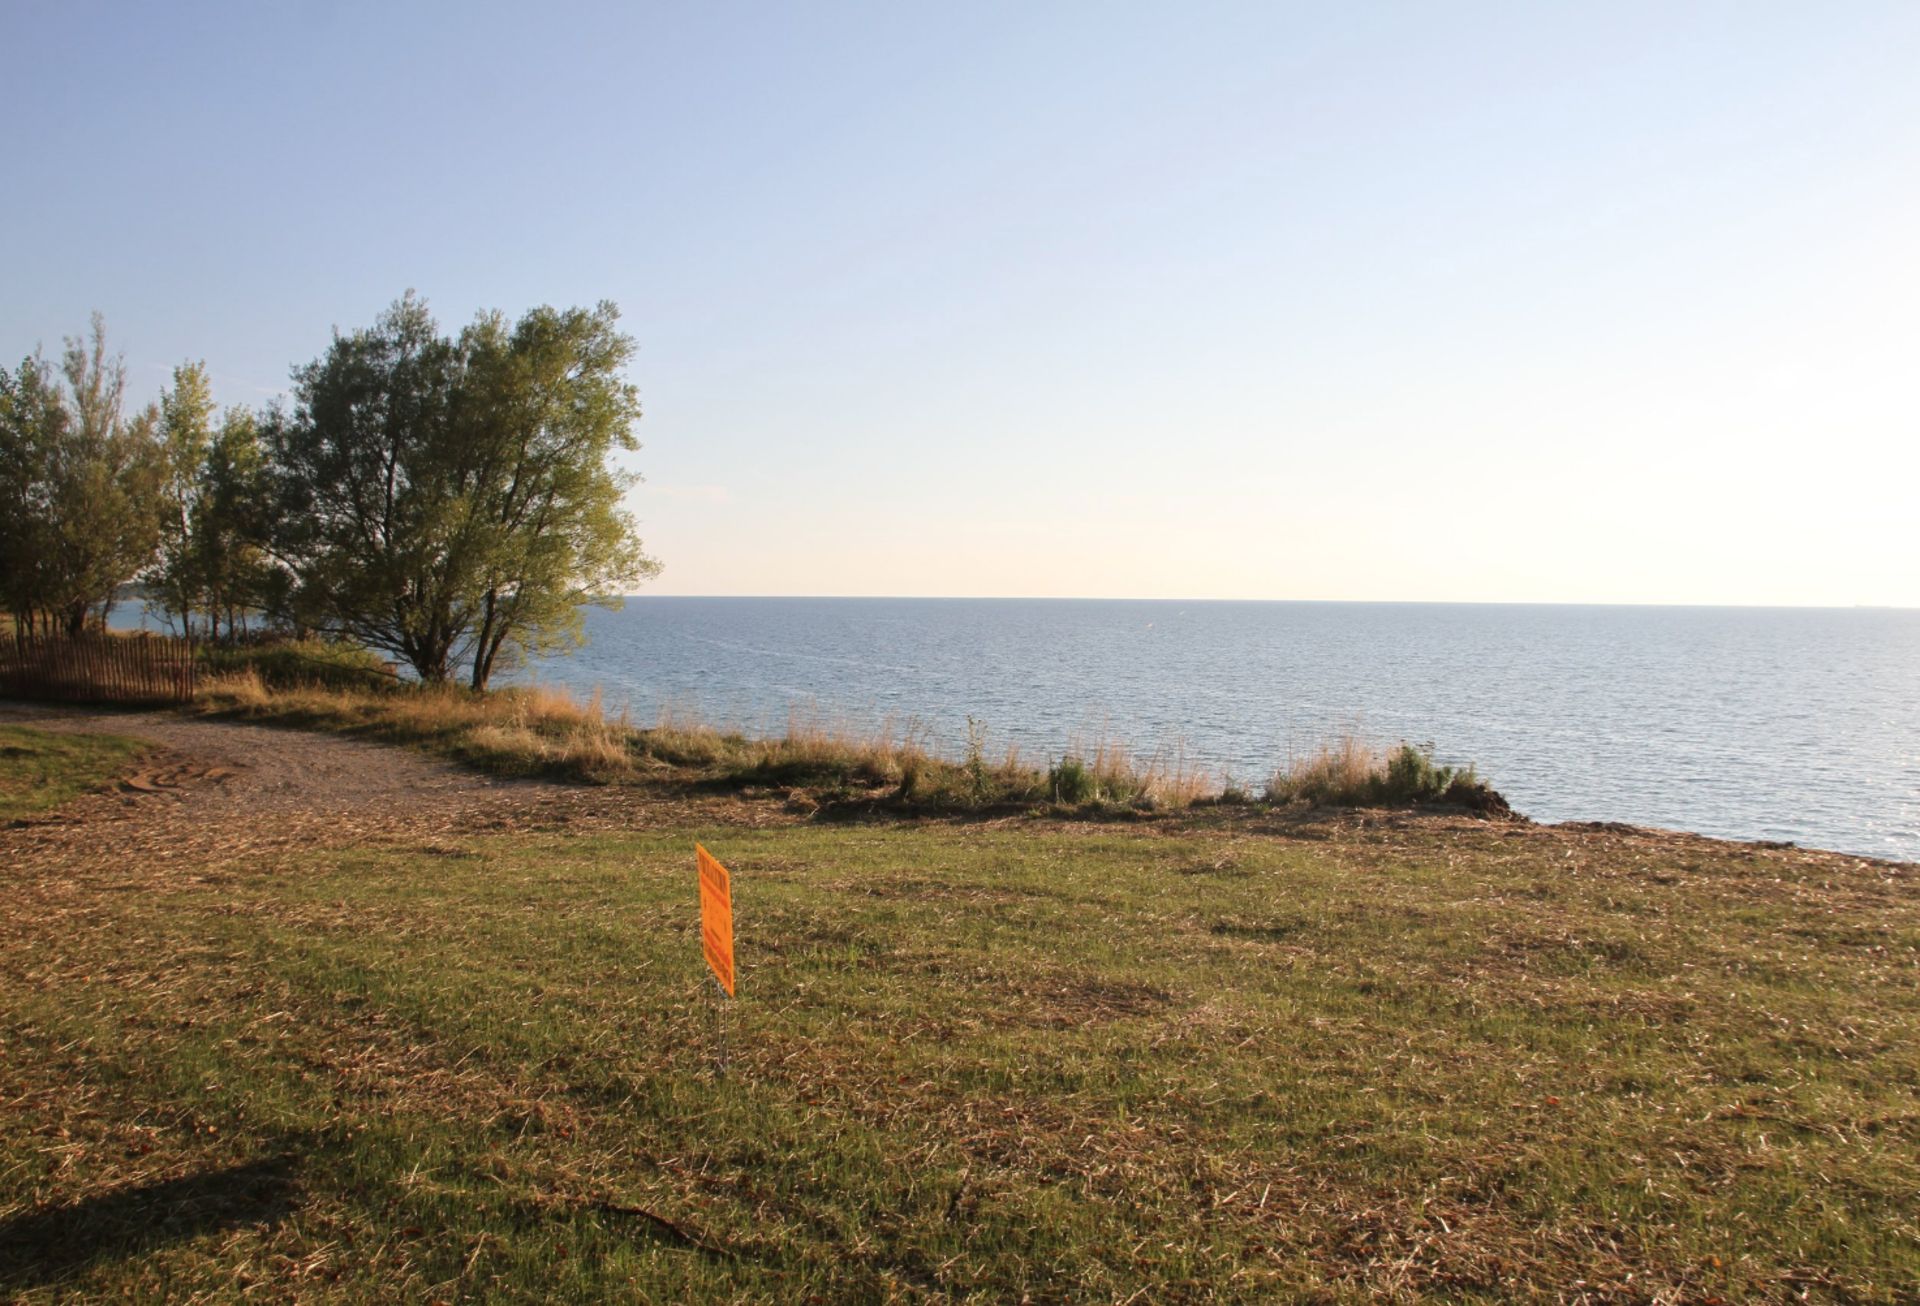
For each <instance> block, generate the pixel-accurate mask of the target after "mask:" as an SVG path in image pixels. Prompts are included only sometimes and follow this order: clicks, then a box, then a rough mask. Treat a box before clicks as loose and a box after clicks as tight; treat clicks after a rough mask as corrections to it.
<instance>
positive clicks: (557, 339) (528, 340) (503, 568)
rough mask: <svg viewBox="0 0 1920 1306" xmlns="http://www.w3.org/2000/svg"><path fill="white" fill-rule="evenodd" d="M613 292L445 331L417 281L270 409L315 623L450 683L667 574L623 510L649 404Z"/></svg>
mask: <svg viewBox="0 0 1920 1306" xmlns="http://www.w3.org/2000/svg"><path fill="white" fill-rule="evenodd" d="M617 320H618V314H617V312H616V310H615V309H614V308H613V306H612V305H610V304H603V305H601V306H599V307H598V308H596V309H593V310H581V309H574V310H569V311H567V312H559V311H556V310H553V309H536V310H534V311H533V312H531V313H528V314H527V315H526V316H525V317H523V318H522V319H521V320H520V321H519V322H518V323H516V324H513V325H511V326H509V325H508V323H507V322H506V320H505V319H504V318H502V317H500V316H499V315H498V314H488V315H483V316H482V317H480V318H479V319H478V320H477V321H476V322H475V323H474V324H473V325H472V326H471V327H469V328H468V329H467V330H466V331H464V332H462V333H461V335H460V336H459V337H458V338H457V339H451V338H447V337H444V336H442V335H441V334H440V333H439V330H438V328H437V326H436V325H435V323H434V321H433V318H432V317H431V315H430V314H429V313H428V312H427V309H426V306H425V304H424V303H422V302H421V301H420V300H418V299H417V298H415V297H413V296H412V295H408V296H407V297H406V298H404V299H402V300H400V301H398V302H397V303H395V304H394V305H393V306H392V307H391V308H390V309H388V310H387V312H385V313H384V314H382V315H381V316H380V318H379V319H378V320H377V321H376V322H375V324H374V325H373V327H372V328H370V329H367V330H363V331H356V332H353V333H352V334H348V335H336V337H335V339H334V342H333V345H332V347H331V348H330V349H329V350H328V352H327V353H326V354H325V355H324V356H323V357H322V358H320V359H318V360H316V361H315V362H313V363H312V364H310V365H308V366H306V367H303V368H300V369H297V370H296V371H295V373H294V387H293V397H294V404H293V407H292V408H291V410H289V411H285V412H276V413H271V414H269V415H268V417H267V419H266V442H267V447H268V450H269V456H270V459H271V462H272V464H273V468H274V475H275V477H276V478H277V481H278V485H279V518H278V526H277V539H276V544H275V551H276V553H277V554H278V556H279V558H280V560H281V561H282V563H283V564H284V565H285V566H286V567H287V568H288V569H289V571H290V574H291V576H292V580H293V584H292V586H291V589H290V592H289V593H288V595H287V597H286V599H285V603H286V604H287V606H288V607H289V608H290V609H294V610H297V613H298V619H299V623H300V624H316V625H319V626H320V627H322V628H324V629H328V630H331V631H334V632H336V633H339V634H342V635H345V636H348V637H351V638H354V639H357V640H359V641H361V642H363V643H366V644H369V645H372V646H374V647H376V648H381V649H385V650H388V651H390V652H392V653H394V654H396V655H397V656H399V657H401V658H404V659H405V660H406V661H407V662H408V663H409V664H410V665H411V666H412V667H413V669H414V670H415V671H416V672H417V673H418V674H419V675H420V676H421V677H422V678H423V679H426V680H444V679H446V678H447V677H448V676H449V675H450V674H451V673H452V670H453V667H454V665H455V664H456V663H457V662H458V661H460V660H461V659H462V658H464V657H466V656H468V655H471V656H472V657H473V665H472V677H471V678H472V682H473V684H474V685H475V686H477V687H481V688H484V687H485V685H486V683H487V681H488V679H489V677H490V676H491V675H492V673H493V670H494V669H495V667H497V666H499V665H502V664H503V661H504V660H505V659H508V658H511V657H512V656H514V655H515V654H517V653H519V652H521V651H525V650H530V649H546V648H552V647H556V646H561V645H564V644H567V643H569V642H572V641H576V640H577V639H578V638H579V616H578V608H579V606H580V605H581V604H582V603H586V602H593V601H607V600H611V599H612V598H614V597H615V596H617V594H618V592H619V590H620V588H621V587H623V586H625V585H628V584H632V583H635V582H637V581H638V580H640V579H642V578H643V577H645V576H647V575H650V574H652V572H653V571H654V570H657V566H656V564H654V563H652V561H651V560H650V559H648V558H646V556H645V555H644V554H643V553H642V552H641V551H640V547H639V543H638V541H637V540H636V539H635V538H634V534H633V523H632V520H631V519H630V518H629V517H627V516H626V515H625V514H624V513H622V512H621V511H620V508H619V500H620V495H621V493H622V491H623V490H624V488H625V486H626V484H627V483H628V482H627V478H624V477H623V476H622V475H621V474H620V473H619V472H618V471H617V470H615V469H614V468H613V467H612V466H611V462H610V460H611V456H612V454H613V453H614V452H615V451H616V450H631V449H633V448H635V447H636V446H635V444H634V442H633V437H632V433H631V429H630V428H631V426H632V423H633V422H634V420H635V419H636V418H637V417H638V415H639V406H638V401H637V399H636V398H635V395H634V392H633V389H632V387H631V386H630V385H628V384H627V383H626V382H625V380H624V379H623V377H622V370H623V369H624V366H625V364H626V362H627V360H628V359H629V358H630V357H631V356H632V351H633V343H632V341H631V340H630V339H628V338H627V337H626V336H623V335H621V334H620V333H619V331H618V330H617V329H616V325H615V324H616V322H617Z"/></svg>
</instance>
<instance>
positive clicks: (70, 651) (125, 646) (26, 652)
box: [0, 633, 194, 703]
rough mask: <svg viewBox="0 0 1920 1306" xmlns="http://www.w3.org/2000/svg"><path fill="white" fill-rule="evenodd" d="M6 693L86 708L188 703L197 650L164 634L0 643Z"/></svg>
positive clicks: (1, 687) (1, 684)
mask: <svg viewBox="0 0 1920 1306" xmlns="http://www.w3.org/2000/svg"><path fill="white" fill-rule="evenodd" d="M0 694H4V695H6V696H8V697H10V698H55V699H66V700H68V701H73V702H82V703H185V702H188V701H190V700H191V699H192V698H193V694H194V665H193V646H192V645H190V644H189V643H187V641H185V640H183V639H170V638H167V637H165V636H161V635H150V634H145V633H141V634H137V635H126V636H121V635H101V634H87V635H80V636H77V637H66V636H62V637H57V638H47V637H23V636H18V635H16V636H15V637H14V638H12V639H0Z"/></svg>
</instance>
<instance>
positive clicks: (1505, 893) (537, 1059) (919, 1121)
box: [0, 817, 1920, 1302]
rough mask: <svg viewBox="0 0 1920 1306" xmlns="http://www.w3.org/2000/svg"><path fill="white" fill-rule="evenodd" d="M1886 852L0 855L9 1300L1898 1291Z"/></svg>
mask: <svg viewBox="0 0 1920 1306" xmlns="http://www.w3.org/2000/svg"><path fill="white" fill-rule="evenodd" d="M696 838H698V839H700V840H701V841H703V842H705V843H706V845H707V846H708V847H709V848H710V849H712V850H713V851H714V852H715V853H716V854H717V855H718V856H719V857H720V858H721V859H722V860H723V861H725V862H727V864H728V865H729V867H730V868H731V870H732V871H733V883H734V894H735V916H736V928H737V931H738V956H739V962H740V981H739V998H738V1000H737V1002H735V1003H734V1004H732V1005H731V1006H730V1007H729V1009H728V1010H727V1012H726V1014H725V1015H724V1016H720V1015H719V1014H717V1012H716V1002H715V1000H714V999H713V997H712V996H711V992H712V988H711V985H710V984H709V983H708V982H707V981H706V979H705V978H704V975H705V972H704V968H703V966H702V963H701V961H700V954H699V942H698V926H697V909H696V897H695V879H694V863H693V842H694V840H695V839H696ZM1917 876H1920V872H1916V870H1915V869H1914V868H1912V867H1905V868H1901V867H1890V866H1887V865H1884V864H1874V863H1864V862H1858V861H1853V860H1849V859H1842V858H1836V857H1827V856H1823V855H1813V854H1805V853H1800V852H1797V851H1794V850H1790V849H1782V850H1767V849H1757V848H1746V847H1735V846H1732V845H1720V844H1712V843H1708V842H1706V841H1701V840H1690V839H1655V838H1647V837H1640V836H1634V835H1630V834H1618V833H1606V832H1579V833H1575V832H1568V831H1541V830H1531V829H1526V828H1522V827H1508V826H1501V825H1476V824H1474V823H1471V822H1468V821H1465V820H1455V821H1451V822H1448V821H1418V822H1394V821H1386V822H1380V821H1374V822H1364V821H1361V820H1359V819H1357V818H1346V819H1344V820H1342V821H1340V822H1334V823H1329V824H1326V825H1324V826H1319V825H1307V826H1304V827H1299V828H1296V829H1295V830H1294V832H1293V833H1292V834H1291V835H1290V836H1284V837H1282V836H1275V835H1270V834H1263V833H1259V832H1257V831H1256V830H1254V829H1253V828H1252V826H1251V825H1250V823H1248V822H1245V821H1238V822H1236V820H1235V819H1233V818H1226V817H1222V818H1221V819H1220V821H1219V823H1217V824H1214V825H1205V824H1195V823H1191V822H1189V823H1186V824H1159V825H1147V826H1142V827H1126V826H1105V827H1103V826H1098V825H1072V824H1062V823H1057V822H1025V821H1021V822H1014V823H1010V824H1002V825H995V824H971V825H969V824H931V823H930V824H924V825H898V824H896V825H861V824H843V825H833V824H825V825H823V824H812V825H807V826H803V827H801V828H797V829H795V828H785V829H770V830H745V829H740V830H730V829H708V830H693V829H688V830H676V831H672V832H667V833H645V834H631V835H594V836H573V837H569V836H567V835H565V834H546V835H533V836H525V835H522V836H517V837H504V836H487V837H475V838H468V839H461V840H458V841H451V842H444V843H438V844H432V845H423V846H401V847H392V848H385V849H377V850H368V851H356V852H345V853H310V854H306V855H303V856H301V857H298V858H290V859H287V860H285V861H282V862H279V863H275V864H258V863H254V864H245V865H233V866H228V867H224V868H217V869H214V870H210V871H204V872H202V873H199V874H195V875H182V874H179V873H177V872H175V873H172V874H171V875H162V874H160V873H159V872H157V871H155V872H152V873H150V874H148V873H136V874H133V875H132V876H131V882H132V884H133V885H134V887H136V888H137V891H134V892H122V891H118V890H120V889H123V888H126V887H127V885H126V884H122V883H120V882H118V881H115V880H112V879H111V878H103V879H102V880H101V882H99V883H88V884H74V883H67V882H61V883H36V884H33V885H30V886H28V887H29V889H30V892H29V893H28V895H27V897H28V898H29V899H30V900H31V902H32V904H33V906H32V908H31V909H30V910H24V911H19V912H13V913H10V914H9V915H8V916H7V918H6V920H5V924H4V926H3V927H0V928H3V929H4V936H0V1013H3V1015H0V1032H3V1035H4V1040H5V1041H4V1045H0V1102H3V1103H4V1104H5V1110H4V1111H0V1295H4V1294H6V1293H9V1292H10V1293H16V1294H20V1295H22V1297H23V1298H24V1299H25V1300H28V1301H39V1300H51V1299H52V1298H54V1297H55V1296H56V1295H61V1294H65V1293H69V1292H81V1293H84V1294H88V1295H97V1296H101V1297H110V1296H111V1297H117V1296H120V1295H122V1294H128V1295H131V1296H134V1297H138V1298H148V1297H154V1296H159V1295H163V1294H164V1295H171V1296H175V1297H182V1298H184V1297H188V1296H193V1295H195V1294H202V1295H205V1296H207V1297H211V1298H238V1297H242V1296H246V1295H248V1294H250V1293H254V1294H260V1295H264V1296H266V1297H270V1298H273V1299H286V1298H289V1297H295V1298H298V1299H301V1300H330V1299H355V1300H369V1301H372V1300H387V1301H400V1300H410V1301H434V1300H443V1301H453V1300H458V1299H479V1298H497V1299H521V1300H542V1299H544V1300H582V1301H584V1300H597V1299H609V1298H611V1299H631V1300H647V1301H662V1302H671V1301H690V1300H749V1301H767V1302H806V1301H825V1302H840V1301H889V1300H919V1299H943V1298H950V1299H962V1298H970V1297H971V1298H976V1299H979V1300H983V1301H1019V1300H1022V1299H1024V1298H1031V1299H1033V1300H1036V1301H1076V1302H1077V1301H1138V1302H1165V1301H1183V1300H1216V1299H1217V1300H1243V1301H1271V1300H1275V1299H1276V1298H1278V1299H1288V1298H1294V1299H1301V1300H1314V1301H1319V1300H1324V1301H1366V1300H1378V1299H1381V1298H1395V1297H1402V1298H1410V1297H1414V1296H1420V1295H1431V1296H1438V1297H1443V1298H1451V1299H1492V1298H1502V1299H1505V1298H1511V1297H1515V1296H1526V1295H1540V1296H1546V1297H1554V1298H1566V1299H1585V1300H1593V1301H1613V1300H1618V1301H1678V1300H1687V1301H1699V1302H1706V1301H1711V1300H1715V1299H1719V1300H1724V1301H1737V1300H1783V1301H1784V1300H1801V1299H1807V1298H1810V1299H1813V1300H1826V1301H1885V1302H1895V1301H1912V1300H1914V1299H1915V1297H1916V1295H1920V879H1917V878H1916V877H1917ZM723 1049H724V1056H725V1068H724V1072H722V1071H721V1069H720V1068H719V1066H718V1058H719V1057H720V1056H721V1054H722V1050H723Z"/></svg>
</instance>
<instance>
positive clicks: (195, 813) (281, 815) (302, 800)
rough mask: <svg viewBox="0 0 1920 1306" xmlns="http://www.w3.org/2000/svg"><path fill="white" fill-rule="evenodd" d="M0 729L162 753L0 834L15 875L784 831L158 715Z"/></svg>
mask: <svg viewBox="0 0 1920 1306" xmlns="http://www.w3.org/2000/svg"><path fill="white" fill-rule="evenodd" d="M0 722H4V723H7V724H12V725H21V726H31V727H33V728H35V729H40V730H50V731H72V732H80V733H87V732H93V733H107V734H116V735H129V736H134V737H137V738H140V739H144V740H148V741H150V742H152V743H153V744H155V745H157V746H158V747H157V748H156V750H155V751H153V752H151V753H149V754H147V755H146V756H145V757H143V758H142V759H141V761H140V762H139V763H138V764H137V765H136V767H135V768H134V769H133V770H132V771H130V772H129V773H127V774H126V775H124V776H122V777H121V778H120V780H119V781H118V783H116V784H115V785H114V786H113V787H112V788H110V789H108V790H105V791H102V792H97V793H92V794H87V795H83V796H82V797H80V798H78V799H75V800H74V801H72V802H70V803H67V804H66V805H64V806H63V807H61V808H59V809H58V810H56V811H54V812H51V813H48V814H47V815H45V816H42V817H38V818H35V819H33V820H30V821H27V822H24V823H22V824H21V825H19V826H17V827H16V828H13V829H8V830H0V863H4V864H6V865H8V866H10V867H14V868H17V869H35V870H42V871H59V872H62V873H87V872H100V873H104V874H107V875H109V876H111V877H113V878H116V879H117V878H123V877H133V876H136V875H140V874H152V873H155V872H162V871H166V870H169V869H173V870H179V869H183V868H191V869H195V870H197V869H200V868H204V867H206V866H209V865H212V864H217V863H225V862H231V861H234V860H238V859H251V858H254V857H259V856H266V855H274V854H281V853H286V852H289V851H298V850H302V849H314V848H340V847H348V846H371V845H380V844H392V843H395V842H409V843H415V842H421V841H433V840H439V839H445V838H449V837H457V836H459V835H462V834H475V833H482V832H488V831H505V830H541V829H559V828H569V827H573V826H576V825H586V826H590V827H601V828H646V827H655V826H658V825H660V824H664V823H675V822H684V821H686V820H689V819H696V820H701V821H711V822H714V823H719V824H748V825H762V824H769V823H781V822H783V821H791V820H794V819H796V818H794V817H791V816H785V815H784V814H782V813H780V812H779V811H778V810H777V809H774V808H772V807H771V805H769V804H763V803H762V804H749V803H745V802H742V801H741V800H739V799H737V798H734V797H732V796H726V795H720V796H715V795H688V794H685V793H681V792H678V791H674V790H670V789H665V788H661V789H653V788H647V787H640V786H621V787H617V788H616V787H603V786H596V785H586V784H575V783H567V782H562V781H555V780H540V779H517V778H505V777H499V776H492V775H487V774H485V773H483V772H479V771H475V770H472V769H469V768H466V767H462V766H460V765H458V764H455V763H452V762H448V761H443V760H441V759H438V758H434V757H430V756H428V755H426V754H424V753H418V752H414V751H412V750H410V749H406V748H398V747H394V746H392V745H388V744H379V743H371V742H367V741H364V740H358V739H352V738H348V737H344V736H341V735H331V734H321V733H315V732H310V731H303V730H292V729H282V728H275V727H271V726H260V725H251V724H246V723H242V722H234V721H218V720H208V719H206V718H203V717H191V716H185V715H181V714H177V713H172V712H165V711H159V712H127V711H114V710H104V709H96V708H85V707H74V706H67V705H41V704H24V703H0Z"/></svg>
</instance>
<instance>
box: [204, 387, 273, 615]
mask: <svg viewBox="0 0 1920 1306" xmlns="http://www.w3.org/2000/svg"><path fill="white" fill-rule="evenodd" d="M270 508H271V501H270V490H269V482H268V476H267V463H266V456H265V451H264V449H263V448H262V445H261V441H260V426H259V423H258V422H257V421H255V420H254V416H253V414H252V413H250V412H248V411H247V410H246V409H244V408H235V409H230V410H228V412H227V414H226V416H225V418H224V419H222V421H221V423H220V430H219V433H218V434H217V435H215V436H214V438H213V440H212V442H211V443H210V444H209V445H208V447H207V452H206V456H205V458H204V459H203V460H202V462H201V466H200V472H199V488H198V492H197V495H196V498H195V501H194V513H193V522H192V539H193V565H194V574H195V575H196V576H197V577H198V579H199V583H200V585H201V586H202V595H203V601H204V603H205V605H206V613H207V628H208V631H209V633H210V634H211V635H212V636H213V637H214V638H215V639H218V638H219V637H220V627H221V623H222V622H223V621H224V622H225V624H226V629H227V634H228V636H229V637H232V636H234V635H236V634H239V633H241V632H243V631H244V629H245V626H246V614H247V613H248V612H249V611H254V610H261V609H265V608H267V607H268V606H269V592H270V586H271V580H272V576H273V571H272V566H271V563H270V560H269V558H268V552H267V551H268V547H269V543H270V541H271V538H272V525H273V522H272V515H271V512H270Z"/></svg>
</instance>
